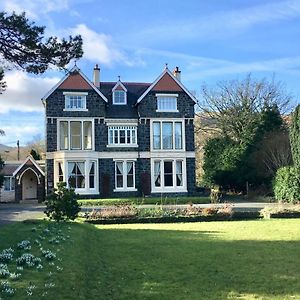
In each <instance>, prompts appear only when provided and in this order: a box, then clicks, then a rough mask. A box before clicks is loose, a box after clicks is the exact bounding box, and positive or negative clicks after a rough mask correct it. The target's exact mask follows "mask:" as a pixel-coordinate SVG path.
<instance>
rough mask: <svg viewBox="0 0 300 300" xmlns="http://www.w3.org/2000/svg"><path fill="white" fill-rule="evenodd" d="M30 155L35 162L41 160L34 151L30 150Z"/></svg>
mask: <svg viewBox="0 0 300 300" xmlns="http://www.w3.org/2000/svg"><path fill="white" fill-rule="evenodd" d="M30 155H31V156H32V157H33V158H34V159H35V160H40V159H41V155H40V154H39V153H38V152H37V151H36V150H35V149H31V151H30Z"/></svg>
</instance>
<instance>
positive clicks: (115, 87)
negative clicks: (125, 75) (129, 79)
mask: <svg viewBox="0 0 300 300" xmlns="http://www.w3.org/2000/svg"><path fill="white" fill-rule="evenodd" d="M118 86H121V88H122V89H123V90H124V91H125V92H126V93H127V89H126V87H125V85H124V84H123V83H122V82H121V81H120V80H119V81H118V82H117V83H116V84H115V86H114V87H113V88H112V92H114V91H115V90H116V89H117V87H118Z"/></svg>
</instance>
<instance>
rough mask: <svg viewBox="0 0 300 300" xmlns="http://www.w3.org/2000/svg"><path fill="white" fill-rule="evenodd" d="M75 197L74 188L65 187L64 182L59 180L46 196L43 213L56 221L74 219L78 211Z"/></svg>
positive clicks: (76, 196) (78, 207)
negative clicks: (55, 187)
mask: <svg viewBox="0 0 300 300" xmlns="http://www.w3.org/2000/svg"><path fill="white" fill-rule="evenodd" d="M77 199H78V195H77V194H76V193H75V192H74V189H67V188H66V183H65V182H59V183H58V184H57V189H54V191H53V192H52V193H51V194H50V195H48V196H47V200H46V210H45V214H46V215H47V216H48V217H49V218H50V219H53V220H55V221H57V222H59V221H63V220H74V219H75V218H76V217H77V216H78V213H79V212H80V204H79V203H78V201H77Z"/></svg>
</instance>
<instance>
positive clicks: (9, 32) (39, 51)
mask: <svg viewBox="0 0 300 300" xmlns="http://www.w3.org/2000/svg"><path fill="white" fill-rule="evenodd" d="M44 31H45V27H44V26H37V25H35V23H34V22H31V21H29V20H28V19H27V18H26V15H25V13H22V14H19V15H18V14H16V13H12V14H7V13H6V12H0V55H1V63H2V68H1V69H0V92H1V91H3V90H4V89H5V87H6V84H5V82H4V81H3V77H4V70H3V69H4V68H8V69H9V68H12V67H13V68H17V69H21V70H25V71H26V72H29V73H33V74H40V73H44V72H45V71H46V70H47V69H48V68H49V67H51V66H55V67H58V68H60V69H62V68H64V67H65V66H66V65H67V64H68V63H69V62H70V61H71V60H72V59H78V58H80V57H82V55H83V51H82V38H81V36H80V35H76V36H75V37H72V36H69V39H68V40H67V39H65V38H63V39H61V40H59V39H58V38H57V37H53V36H50V37H49V38H45V36H44ZM5 64H6V67H5V66H4V65H5Z"/></svg>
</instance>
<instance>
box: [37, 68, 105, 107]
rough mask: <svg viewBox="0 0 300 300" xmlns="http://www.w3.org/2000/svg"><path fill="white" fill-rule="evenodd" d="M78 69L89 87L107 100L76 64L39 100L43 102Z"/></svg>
mask: <svg viewBox="0 0 300 300" xmlns="http://www.w3.org/2000/svg"><path fill="white" fill-rule="evenodd" d="M74 71H78V73H79V74H80V75H81V76H82V77H83V79H84V80H85V81H86V82H87V83H88V84H89V85H90V87H91V88H92V89H93V90H94V91H95V92H96V93H97V94H98V95H99V96H100V97H101V98H102V99H103V100H104V101H105V102H108V99H107V98H106V97H105V96H104V95H103V94H102V93H101V92H100V90H99V89H97V87H95V85H94V84H93V83H92V82H91V81H90V80H89V79H88V78H87V77H86V76H85V75H84V74H83V73H82V72H81V71H80V69H79V68H78V67H77V66H74V67H73V68H72V69H71V70H70V71H69V73H68V74H66V75H65V76H64V77H63V78H62V79H61V80H60V81H59V82H58V83H57V84H56V85H55V86H54V87H53V88H52V89H51V90H50V91H49V92H48V93H47V94H46V95H45V96H44V97H43V98H42V99H41V100H42V101H43V102H45V101H46V100H47V98H48V97H49V96H50V95H51V94H52V93H53V92H54V91H55V90H56V89H57V88H58V87H59V86H60V85H61V84H62V83H63V82H64V81H65V80H66V79H67V78H68V77H69V76H70V73H72V72H74Z"/></svg>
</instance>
